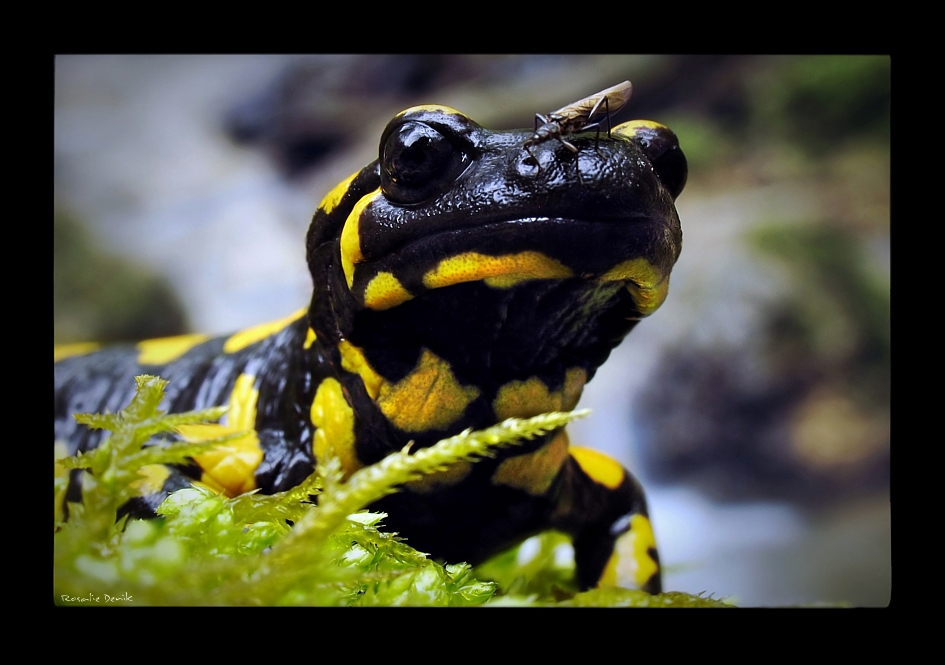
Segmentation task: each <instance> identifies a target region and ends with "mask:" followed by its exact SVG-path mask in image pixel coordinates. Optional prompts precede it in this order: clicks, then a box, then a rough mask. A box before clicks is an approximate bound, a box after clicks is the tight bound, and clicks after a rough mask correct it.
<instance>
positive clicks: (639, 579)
mask: <svg viewBox="0 0 945 665" xmlns="http://www.w3.org/2000/svg"><path fill="white" fill-rule="evenodd" d="M654 552H656V538H655V537H654V536H653V527H652V526H651V524H650V520H649V519H648V518H647V517H646V515H634V516H633V517H631V518H630V530H629V531H627V532H626V533H624V534H623V535H622V536H620V537H619V538H618V539H617V544H616V546H615V547H614V555H613V556H612V557H611V559H612V560H615V562H614V563H615V571H614V572H615V575H614V577H615V582H614V585H616V584H620V585H621V586H627V587H636V588H639V589H642V588H644V587H645V586H646V584H647V582H649V581H650V579H651V578H652V577H653V575H655V574H656V573H657V572H658V571H659V568H660V566H659V563H658V562H657V561H656V559H654V558H653V553H654ZM609 565H610V564H608V566H609ZM606 574H607V571H605V576H606ZM601 585H603V577H602V578H601Z"/></svg>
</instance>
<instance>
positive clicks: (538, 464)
mask: <svg viewBox="0 0 945 665" xmlns="http://www.w3.org/2000/svg"><path fill="white" fill-rule="evenodd" d="M567 457H568V435H567V433H566V432H564V431H561V432H559V433H558V434H557V435H556V436H555V437H554V438H553V439H552V440H551V441H549V442H548V443H546V444H545V445H543V446H542V447H541V448H539V449H538V450H536V451H534V452H531V453H526V454H524V455H516V456H515V457H510V458H509V459H507V460H505V461H503V462H502V463H501V464H500V465H499V468H498V469H496V471H495V473H494V474H492V482H493V483H495V484H496V485H507V486H509V487H515V488H517V489H520V490H522V491H524V492H528V493H529V494H532V495H534V496H542V495H544V494H545V493H546V492H547V491H548V489H549V488H550V487H551V483H552V482H554V479H555V477H556V476H557V475H558V471H560V470H561V465H562V464H563V463H564V460H566V459H567Z"/></svg>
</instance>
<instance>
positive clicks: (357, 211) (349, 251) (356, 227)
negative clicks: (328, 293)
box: [341, 187, 381, 289]
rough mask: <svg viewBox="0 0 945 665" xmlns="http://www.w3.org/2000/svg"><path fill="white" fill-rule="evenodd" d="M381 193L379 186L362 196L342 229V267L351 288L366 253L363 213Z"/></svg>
mask: <svg viewBox="0 0 945 665" xmlns="http://www.w3.org/2000/svg"><path fill="white" fill-rule="evenodd" d="M380 195H381V189H380V187H378V188H377V189H375V190H374V191H373V192H371V193H370V194H365V195H364V196H362V197H361V200H360V201H358V202H357V203H356V204H355V205H354V208H353V209H352V210H351V213H350V214H349V215H348V219H346V220H345V225H344V228H343V229H342V230H341V268H342V270H343V271H344V273H345V280H346V281H347V282H348V288H349V289H350V288H351V285H352V284H354V267H355V266H356V265H357V264H359V263H361V261H363V260H364V254H362V253H361V230H360V229H361V214H362V213H363V212H364V209H365V208H367V207H368V205H370V204H371V202H372V201H373V200H374V199H375V198H377V197H378V196H380Z"/></svg>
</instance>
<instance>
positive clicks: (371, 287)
mask: <svg viewBox="0 0 945 665" xmlns="http://www.w3.org/2000/svg"><path fill="white" fill-rule="evenodd" d="M411 298H413V294H412V293H410V291H408V290H407V289H405V288H404V285H403V284H401V283H400V280H399V279H397V278H396V277H394V274H393V273H390V272H382V273H378V274H377V275H375V276H374V278H373V279H371V281H370V282H368V285H367V288H365V289H364V304H365V305H366V306H367V307H369V308H370V309H373V310H382V309H390V308H391V307H396V306H397V305H399V304H401V303H403V302H407V301H408V300H410V299H411Z"/></svg>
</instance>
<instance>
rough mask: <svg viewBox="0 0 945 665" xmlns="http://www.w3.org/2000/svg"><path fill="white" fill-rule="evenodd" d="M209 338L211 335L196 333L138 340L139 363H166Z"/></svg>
mask: <svg viewBox="0 0 945 665" xmlns="http://www.w3.org/2000/svg"><path fill="white" fill-rule="evenodd" d="M209 338H210V336H209V335H201V334H194V335H177V336H176V337H161V338H158V339H147V340H144V341H143V342H138V364H139V365H165V364H167V363H169V362H171V361H172V360H177V359H178V358H180V357H181V356H182V355H184V354H185V353H187V352H188V351H190V350H191V349H192V348H194V347H195V346H197V345H198V344H200V343H201V342H205V341H207V340H208V339H209Z"/></svg>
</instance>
